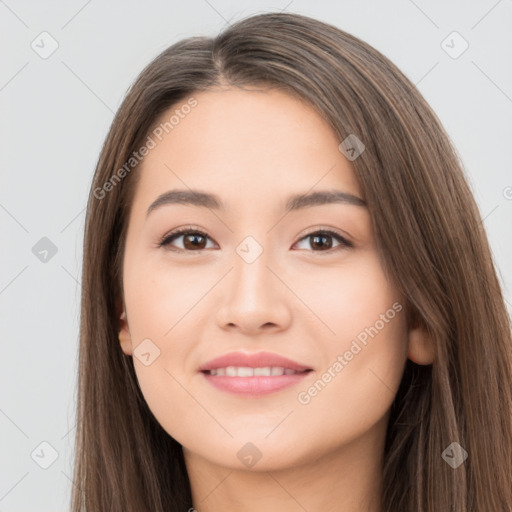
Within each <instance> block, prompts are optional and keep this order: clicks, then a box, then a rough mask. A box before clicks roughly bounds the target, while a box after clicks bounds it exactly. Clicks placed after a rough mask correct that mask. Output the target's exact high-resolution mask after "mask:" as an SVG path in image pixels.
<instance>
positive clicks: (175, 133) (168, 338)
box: [121, 88, 408, 470]
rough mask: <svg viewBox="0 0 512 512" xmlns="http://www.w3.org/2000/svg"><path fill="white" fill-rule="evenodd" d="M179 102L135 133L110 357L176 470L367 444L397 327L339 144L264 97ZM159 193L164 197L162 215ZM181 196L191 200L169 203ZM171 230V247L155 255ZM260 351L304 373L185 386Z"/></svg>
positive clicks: (287, 100) (389, 388) (210, 378)
mask: <svg viewBox="0 0 512 512" xmlns="http://www.w3.org/2000/svg"><path fill="white" fill-rule="evenodd" d="M193 98H194V99H195V100H196V102H197V103H196V104H195V106H193V108H192V107H191V108H182V107H183V105H187V104H189V105H190V104H192V103H187V100H184V101H183V102H182V103H181V104H180V105H177V106H175V107H173V108H172V109H170V110H169V111H168V112H166V113H165V115H163V116H162V117H161V118H160V119H159V120H158V122H157V123H155V131H153V132H152V133H150V136H151V138H152V140H153V142H154V144H153V143H149V144H148V147H149V146H151V149H150V150H149V153H148V154H147V155H146V156H145V157H144V160H143V164H142V167H141V168H140V169H139V170H138V171H137V172H141V176H140V178H141V179H140V182H139V184H138V188H137V190H136V194H135V197H134V201H133V204H132V208H131V213H130V218H129V227H128V233H127V240H126V249H125V256H124V268H123V285H124V304H125V309H126V318H127V323H126V322H123V324H122V325H123V328H122V332H121V346H122V350H123V351H124V353H125V354H128V355H132V356H133V363H134V366H135V371H136V374H137V377H138V380H139V384H140V387H141V390H142V392H143V394H144V397H145V399H146V401H147V403H148V405H149V407H150V409H151V411H152V412H153V414H154V416H155V417H156V418H157V420H158V421H159V423H160V424H161V425H162V427H163V428H164V429H165V430H166V431H167V432H168V433H169V434H170V435H171V436H172V437H174V438H175V439H176V440H177V441H178V442H179V443H181V444H182V445H183V447H184V451H185V453H186V454H187V455H189V456H194V457H199V458H202V459H204V460H207V461H209V462H210V463H213V464H217V465H221V466H225V467H231V468H250V467H253V466H254V467H255V468H256V469H258V470H269V469H277V468H285V467H291V466H293V465H297V464H301V463H308V462H310V461H312V460H316V459H318V458H319V457H322V456H327V455H332V454H333V453H334V452H335V451H339V450H345V449H347V450H348V449H349V447H350V446H352V447H353V446H355V445H356V444H358V445H359V446H362V445H364V444H365V443H366V445H368V443H370V445H372V442H373V441H375V440H376V439H378V440H379V441H382V440H383V436H384V432H385V428H386V423H387V418H388V410H389V408H390V406H391V403H392V401H393V399H394V396H395V393H396V390H397V389H398V385H399V382H400V380H401V376H402V372H403V369H404V364H405V361H406V358H407V356H408V337H407V329H406V325H405V312H404V310H403V307H402V306H403V299H402V297H401V296H400V294H399V293H398V292H397V290H396V289H395V288H394V287H393V286H392V284H391V283H390V282H389V281H388V279H387V278H386V276H385V274H384V271H383V267H382V263H381V261H380V259H379V257H378V253H377V247H376V246H375V240H374V233H373V232H372V225H371V221H370V215H369V212H368V210H367V208H366V206H365V204H364V202H363V201H362V192H361V189H360V187H359V185H358V182H357V181H356V178H355V175H354V172H353V170H352V168H351V163H350V161H349V160H348V159H347V158H346V157H345V156H344V154H343V153H342V152H341V151H340V149H339V148H338V146H339V145H340V143H341V140H338V138H337V137H336V135H335V134H334V132H333V131H332V130H331V129H330V127H329V126H328V124H327V123H326V122H325V121H324V120H323V119H322V118H321V117H320V116H319V115H318V114H317V113H316V112H315V111H314V110H313V109H311V108H310V107H309V106H307V105H305V104H303V103H302V102H300V101H298V100H297V99H294V98H293V97H291V96H288V95H286V94H285V93H283V92H279V91H276V90H272V91H268V90H267V91H261V90H260V91H256V90H254V91H242V90H240V89H236V88H229V89H224V90H220V89H218V90H215V91H209V92H202V93H198V94H194V95H193ZM176 110H178V114H176V115H175V118H174V121H173V122H172V129H169V126H170V125H167V131H168V132H169V133H168V134H166V133H165V130H162V129H161V128H160V129H159V130H158V125H159V123H160V121H161V122H166V121H168V120H169V118H170V117H171V115H173V113H175V111H176ZM176 120H178V121H176ZM162 132H163V135H164V136H163V137H162V136H161V134H162ZM155 134H158V135H159V137H157V136H156V135H155ZM160 138H161V139H162V140H159V139H160ZM363 142H364V141H363ZM153 146H154V147H153ZM363 155H364V153H363ZM363 157H364V156H363ZM172 191H181V192H182V195H181V196H172V197H174V200H171V199H172V197H170V196H168V197H167V199H168V201H166V200H165V197H166V196H162V195H163V194H169V193H170V192H172ZM193 191H198V192H201V194H203V195H202V196H195V197H196V199H195V200H191V199H188V200H185V195H189V194H191V193H192V192H193ZM320 192H322V193H329V194H332V196H327V195H316V196H315V194H319V193H320ZM335 194H339V195H338V196H335ZM210 195H212V196H215V198H216V200H217V201H218V203H219V204H216V202H215V201H214V200H213V199H210V198H209V196H210ZM310 195H311V199H310V200H309V201H308V200H305V197H308V196H310ZM295 196H296V197H298V198H299V200H297V199H295V201H294V203H288V202H289V201H290V198H292V197H295ZM162 197H163V198H164V199H161V200H160V201H159V202H158V204H156V205H154V206H153V208H151V205H152V204H153V203H154V202H155V201H157V199H158V198H162ZM180 197H181V200H179V198H180ZM329 197H331V200H328V199H329ZM333 197H334V198H336V197H337V200H333V199H332V198H333ZM176 198H178V199H176ZM292 206H295V207H292ZM148 209H150V210H151V211H150V212H149V213H148ZM178 229H186V230H187V231H188V234H184V235H183V234H178V235H176V236H174V237H172V238H171V237H170V236H169V235H170V233H171V232H172V231H175V230H178ZM197 231H199V232H200V233H203V234H198V233H197ZM326 231H327V232H328V233H326ZM329 232H332V233H329ZM162 239H166V242H167V243H166V244H165V245H160V242H161V240H162ZM261 352H267V353H271V354H274V355H277V356H281V357H284V358H287V359H289V360H292V361H294V362H295V363H297V364H298V365H300V366H301V367H302V368H307V369H308V370H309V371H306V372H301V373H293V374H292V373H291V372H290V371H285V370H283V368H286V367H287V366H290V367H291V366H293V365H291V364H288V363H282V361H273V360H272V359H268V360H267V359H261V360H257V359H255V360H250V359H249V360H247V361H244V360H240V361H224V362H221V363H213V365H211V366H213V367H214V368H213V369H219V368H221V369H220V370H219V371H218V373H217V375H213V374H212V375H207V374H206V373H205V372H204V371H201V370H200V369H201V368H203V367H204V366H205V365H206V364H207V363H208V362H209V361H211V360H213V359H215V358H218V357H220V356H224V355H226V354H232V353H242V355H244V354H258V353H261ZM237 363H238V364H237ZM228 366H229V367H230V368H228V369H226V368H227V367H228ZM233 366H234V367H235V368H234V369H233V368H232V367H233ZM238 367H243V368H242V369H239V368H238ZM255 367H256V368H258V367H259V368H264V367H267V368H270V370H268V369H267V370H254V368H255ZM247 368H250V369H249V370H247ZM288 369H290V370H293V368H288ZM223 372H225V373H227V374H226V375H222V373H223ZM283 372H284V375H281V376H279V375H278V374H280V373H283ZM213 373H215V372H213ZM253 373H255V375H254V376H252V377H251V376H244V375H251V374H253ZM233 375H236V376H233ZM372 446H375V443H374V444H373V445H372ZM345 453H348V452H345Z"/></svg>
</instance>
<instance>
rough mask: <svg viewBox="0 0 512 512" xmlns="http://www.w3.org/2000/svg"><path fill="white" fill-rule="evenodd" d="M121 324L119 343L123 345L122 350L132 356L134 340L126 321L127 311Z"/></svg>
mask: <svg viewBox="0 0 512 512" xmlns="http://www.w3.org/2000/svg"><path fill="white" fill-rule="evenodd" d="M120 320H121V321H120V324H121V328H120V330H119V343H120V344H121V350H122V351H123V352H124V353H125V355H127V356H131V355H132V338H131V335H130V329H129V327H128V322H127V321H126V311H123V313H122V314H121V316H120Z"/></svg>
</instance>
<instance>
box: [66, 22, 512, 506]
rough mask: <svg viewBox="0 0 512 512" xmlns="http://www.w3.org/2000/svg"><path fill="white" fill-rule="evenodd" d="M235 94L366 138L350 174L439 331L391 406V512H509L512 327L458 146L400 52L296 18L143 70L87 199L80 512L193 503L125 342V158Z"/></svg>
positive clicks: (193, 46) (407, 286) (426, 320)
mask: <svg viewBox="0 0 512 512" xmlns="http://www.w3.org/2000/svg"><path fill="white" fill-rule="evenodd" d="M219 84H222V85H225V84H227V85H231V86H236V87H245V86H254V85H256V86H262V87H272V88H279V89H281V90H283V91H285V92H288V93H289V94H293V95H295V96H296V97H298V98H301V99H302V100H304V101H306V102H308V103H309V104H310V105H311V106H313V108H315V109H316V111H317V112H318V113H319V114H320V115H321V116H322V117H323V118H324V119H326V121H327V122H328V123H329V124H330V126H332V129H333V130H334V132H335V133H336V134H337V136H338V137H339V140H340V142H341V141H343V140H344V139H345V138H346V137H347V136H349V135H351V134H353V135H356V136H357V138H358V139H360V140H361V141H362V142H363V143H364V145H365V150H364V152H363V153H362V154H361V155H360V156H359V157H358V158H357V159H355V160H354V161H353V162H352V164H353V168H354V170H355V173H356V176H357V178H358V180H359V183H360V185H361V189H362V191H363V194H364V197H365V200H366V201H367V203H368V206H369V209H370V214H371V217H372V222H373V228H374V232H375V236H376V242H377V244H378V247H379V250H380V251H381V254H382V261H383V265H384V267H385V270H386V272H387V273H388V275H389V277H390V279H392V280H393V282H394V283H395V284H396V286H397V287H398V288H399V290H400V291H401V292H402V293H403V294H404V295H405V298H406V304H407V312H408V322H409V323H410V325H412V324H421V325H423V326H424V328H425V329H426V331H427V332H428V333H429V335H430V336H431V338H432V340H433V341H434V344H435V351H436V356H435V361H434V363H433V364H432V365H429V366H419V365H417V364H415V363H413V362H412V361H410V360H408V361H407V364H406V368H405V371H404V375H403V379H402V382H401V385H400V388H399V390H398V392H397V395H396V398H395V401H394V402H393V405H392V410H391V415H390V420H389V425H388V431H387V438H386V445H385V459H384V467H383V477H384V487H383V488H384V492H383V510H384V511H386V512H412V511H415V512H440V511H441V510H442V511H449V512H491V511H492V512H498V511H500V512H505V511H507V512H510V511H511V510H512V485H511V481H510V479H511V474H512V339H511V328H510V320H509V318H508V315H507V312H506V308H505V305H504V299H503V296H502V292H501V290H500V285H499V281H498V279H497V275H496V271H495V268H494V264H493V261H492V257H491V252H490V249H489V245H488V242H487V238H486V235H485V232H484V228H483V225H482V221H481V218H480V216H479V212H478V209H477V206H476V204H475V201H474V199H473V197H472V194H471V191H470V189H469V187H468V185H467V182H466V180H465V178H464V174H463V169H462V164H461V163H460V159H459V157H458V155H457V153H456V150H455V148H454V147H453V144H452V143H451V141H450V139H449V137H448V135H447V134H446V132H445V131H444V129H443V127H442V126H441V123H440V121H439V119H438V118H437V117H436V115H435V114H434V113H433V111H432V110H431V108H430V107H429V105H428V104H427V103H426V101H425V100H424V98H423V97H422V96H421V94H420V93H419V92H418V90H417V89H416V88H415V87H414V85H413V84H412V83H411V82H410V81H409V80H408V79H407V78H406V77H405V76H404V74H403V73H402V72H401V71H400V70H399V69H398V68H397V67H396V66H395V65H394V64H393V63H392V62H390V61H389V60H388V59H387V58H386V57H385V56H383V55H382V54H381V53H379V52H378V51H377V50H375V49H374V48H372V47H371V46H369V45H368V44H366V43H365V42H363V41H361V40H359V39H358V38H356V37H354V36H352V35H350V34H348V33H346V32H344V31H342V30H340V29H338V28H336V27H334V26H332V25H329V24H326V23H322V22H320V21H317V20H314V19H311V18H309V17H306V16H302V15H298V14H287V13H283V14H279V13H267V14H259V15H255V16H252V17H248V18H245V19H243V20H241V21H239V22H237V23H235V24H234V25H232V26H230V27H228V28H227V29H226V30H225V31H224V32H222V33H221V34H220V35H218V36H217V37H214V38H207V37H191V38H188V39H185V40H182V41H180V42H178V43H176V44H174V45H172V46H171V47H169V48H168V49H166V50H165V51H164V52H162V53H161V54H160V55H159V56H158V57H156V58H155V59H154V60H153V61H152V62H151V63H150V64H149V65H148V66H147V67H146V68H145V69H144V70H143V71H142V72H141V74H140V75H139V77H138V78H137V80H136V81H135V82H134V83H133V85H132V86H131V88H130V90H129V91H128V93H127V95H126V97H125V99H124V101H123V103H122V105H121V107H120V108H119V110H118V112H117V114H116V117H115V119H114V121H113V123H112V126H111V128H110V131H109V133H108V136H107V138H106V140H105V143H104V146H103V148H102V151H101V154H100V157H99V160H98V164H97V167H96V172H95V175H94V180H93V184H92V187H91V191H90V195H89V200H88V205H87V216H86V227H85V236H84V260H83V274H82V276H83V277H82V283H83V287H82V306H81V329H80V353H79V381H78V393H77V404H78V406H77V420H78V421H77V422H78V427H77V433H76V445H75V454H76V459H75V472H74V484H75V485H74V487H73V496H72V510H73V512H79V511H84V510H87V511H88V512H91V511H98V512H105V511H107V510H108V511H112V512H121V511H123V512H129V511H132V512H135V511H137V512H141V511H142V510H151V511H152V512H164V510H165V511H176V512H177V511H180V512H185V511H186V510H188V508H189V507H192V499H191V490H190V483H189V480H188V476H187V472H186V468H185V465H184V459H183V453H182V448H181V445H180V444H179V443H178V442H177V441H176V440H174V439H173V438H172V437H170V436H169V435H168V434H167V433H166V432H165V431H164V430H163V428H162V427H161V426H160V425H159V424H158V422H157V421H156V419H155V418H154V417H153V415H152V413H151V411H150V410H149V408H148V406H147V404H146V402H145V400H144V397H143V395H142V393H141V391H140V388H139V386H138V382H137V378H136V375H135V372H134V368H133V362H132V358H131V357H129V356H126V355H125V354H124V353H123V352H122V350H121V348H120V344H119V341H118V330H119V316H120V313H121V303H122V290H123V288H122V259H123V253H124V241H125V235H126V229H127V221H128V213H129V209H130V205H131V201H132V198H133V194H134V191H135V187H136V184H137V175H138V172H137V165H135V163H134V162H133V161H132V162H131V164H130V165H131V167H130V166H126V163H127V162H129V161H130V158H133V153H134V152H136V151H137V150H138V149H139V148H140V147H141V146H142V145H143V143H144V141H145V140H147V136H148V133H149V130H150V129H151V127H152V126H153V124H154V122H155V120H156V119H157V118H158V117H159V116H160V115H161V114H162V113H163V112H165V111H166V110H167V109H169V108H170V107H172V106H174V105H178V104H180V103H185V102H187V101H188V100H189V99H190V98H191V97H192V96H193V94H194V93H197V92H198V91H205V90H208V89H209V88H212V87H215V86H218V85H219ZM171 136H172V135H171ZM123 166H124V167H123ZM122 168H124V171H125V172H124V173H123V172H120V170H121V169H122ZM454 442H456V443H459V444H460V445H461V446H462V447H463V448H464V449H465V450H466V452H467V453H468V457H467V459H466V460H465V462H464V463H463V464H461V465H460V466H459V467H457V468H453V467H451V466H450V465H449V464H447V463H446V462H445V460H443V457H442V453H443V452H444V450H445V449H446V448H447V447H449V446H450V444H451V443H454Z"/></svg>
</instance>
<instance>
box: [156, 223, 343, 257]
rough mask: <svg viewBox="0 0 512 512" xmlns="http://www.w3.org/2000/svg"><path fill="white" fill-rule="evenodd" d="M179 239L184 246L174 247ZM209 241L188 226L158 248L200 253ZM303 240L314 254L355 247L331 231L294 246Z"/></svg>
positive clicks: (166, 236)
mask: <svg viewBox="0 0 512 512" xmlns="http://www.w3.org/2000/svg"><path fill="white" fill-rule="evenodd" d="M179 238H182V239H183V244H184V246H183V247H172V246H171V244H172V243H173V242H174V241H175V240H177V239H179ZM333 238H334V239H335V240H336V241H337V242H338V245H337V246H334V248H333V243H332V239H333ZM207 240H211V239H210V237H209V236H208V235H207V234H206V233H205V232H204V231H201V230H200V229H196V228H194V227H193V226H188V227H185V228H180V229H178V230H176V231H173V232H171V233H168V234H166V235H165V236H164V237H163V238H162V239H161V241H160V242H159V244H158V246H159V247H169V249H170V250H176V251H187V252H192V251H199V252H200V251H201V249H206V248H207V247H206V244H207ZM303 240H307V241H309V242H310V246H311V247H313V249H312V250H313V252H329V251H331V250H338V249H344V248H347V247H353V244H352V243H351V242H349V241H348V240H346V239H345V238H344V237H343V236H341V235H340V234H339V233H337V232H335V231H331V230H329V229H325V230H323V229H322V230H317V231H312V232H311V233H308V234H307V235H306V236H304V237H302V238H301V239H300V240H299V241H298V242H296V243H295V244H294V246H295V245H297V244H299V243H301V242H302V241H303ZM210 248H211V247H210ZM318 249H319V250H318Z"/></svg>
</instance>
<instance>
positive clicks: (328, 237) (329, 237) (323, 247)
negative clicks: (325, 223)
mask: <svg viewBox="0 0 512 512" xmlns="http://www.w3.org/2000/svg"><path fill="white" fill-rule="evenodd" d="M333 239H335V240H336V241H337V242H338V245H335V246H333ZM303 240H308V241H309V245H310V247H311V248H312V250H313V251H314V252H328V251H330V250H337V249H343V248H346V247H353V245H352V244H351V243H350V242H349V241H348V240H346V239H345V238H343V237H342V236H341V235H339V234H338V233H336V232H334V231H315V232H314V233H309V234H308V235H306V236H305V237H303V238H301V239H300V240H299V242H298V243H300V242H302V241H303Z"/></svg>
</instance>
